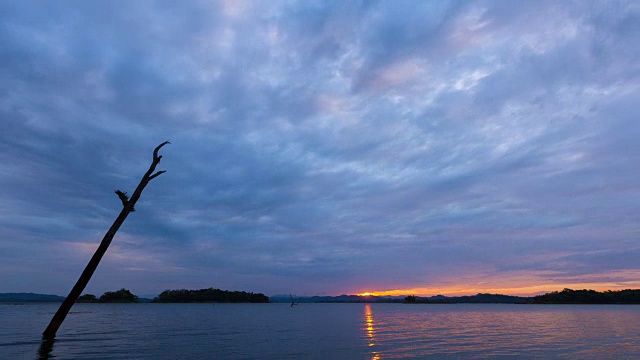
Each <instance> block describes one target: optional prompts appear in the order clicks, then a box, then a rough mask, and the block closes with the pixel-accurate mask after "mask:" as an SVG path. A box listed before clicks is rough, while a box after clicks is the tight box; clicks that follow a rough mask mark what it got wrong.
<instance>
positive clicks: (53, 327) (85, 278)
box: [42, 141, 169, 337]
mask: <svg viewBox="0 0 640 360" xmlns="http://www.w3.org/2000/svg"><path fill="white" fill-rule="evenodd" d="M166 144H169V142H168V141H165V142H163V143H162V144H160V145H158V146H157V147H156V148H155V149H154V150H153V161H152V162H151V166H150V167H149V170H147V172H146V173H145V174H144V176H143V177H142V180H140V183H139V184H138V187H136V190H135V191H134V192H133V194H132V195H131V198H130V199H129V197H128V196H127V193H126V192H122V191H120V190H116V194H117V195H118V197H119V198H120V200H121V201H122V206H123V208H122V211H120V215H118V217H117V218H116V220H115V221H114V222H113V225H111V228H109V230H108V231H107V233H106V234H105V235H104V238H103V239H102V242H101V243H100V246H98V250H96V252H95V253H94V254H93V257H92V258H91V260H89V263H88V264H87V266H86V267H85V269H84V271H83V272H82V274H81V275H80V278H79V279H78V281H77V282H76V284H75V285H74V286H73V289H71V292H69V295H67V298H66V299H65V300H64V301H63V302H62V305H60V308H59V309H58V311H57V312H56V314H55V315H54V316H53V318H52V319H51V322H50V323H49V326H47V328H46V329H45V331H44V332H43V333H42V335H43V336H44V337H54V336H55V335H56V332H57V331H58V328H60V325H62V322H63V321H64V319H65V318H66V317H67V314H68V313H69V310H71V307H72V306H73V304H74V303H75V302H76V300H77V299H78V297H79V296H80V294H81V293H82V291H83V290H84V288H85V287H86V286H87V284H88V283H89V280H90V279H91V276H92V275H93V273H94V272H95V271H96V268H97V267H98V264H99V263H100V260H101V259H102V256H103V255H104V254H105V253H106V252H107V249H108V248H109V245H110V244H111V241H112V240H113V237H114V236H115V235H116V232H118V229H120V226H122V224H123V223H124V221H125V219H126V218H127V216H128V215H129V213H130V212H132V211H135V209H134V207H133V206H134V205H135V204H136V202H137V201H138V199H140V195H142V190H144V188H145V187H146V186H147V184H148V183H149V181H151V180H153V179H155V178H156V177H158V176H160V175H162V174H163V173H164V172H165V171H158V172H156V173H154V171H155V170H156V166H157V165H158V164H159V163H160V159H162V155H158V151H159V150H160V148H162V147H163V146H165V145H166Z"/></svg>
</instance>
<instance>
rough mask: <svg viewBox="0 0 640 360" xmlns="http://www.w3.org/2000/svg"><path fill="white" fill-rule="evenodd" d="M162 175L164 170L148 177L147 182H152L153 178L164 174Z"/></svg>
mask: <svg viewBox="0 0 640 360" xmlns="http://www.w3.org/2000/svg"><path fill="white" fill-rule="evenodd" d="M160 157H162V156H160ZM164 173H166V171H164V170H162V171H158V172H157V173H155V174H153V175H151V176H149V180H152V179H153V178H155V177H158V176H160V175H162V174H164Z"/></svg>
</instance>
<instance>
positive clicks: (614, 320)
mask: <svg viewBox="0 0 640 360" xmlns="http://www.w3.org/2000/svg"><path fill="white" fill-rule="evenodd" d="M57 306H58V304H25V305H0V359H35V358H38V352H39V348H40V346H41V341H40V340H41V338H40V333H41V332H42V330H43V329H44V328H45V327H46V325H47V324H48V322H49V320H50V318H51V316H53V313H54V312H55V311H56V310H57ZM52 345H53V346H52V348H50V349H45V353H44V354H43V355H46V356H48V357H50V358H57V359H159V358H160V359H301V358H302V359H305V358H311V359H394V358H396V359H397V358H429V359H432V358H436V359H438V358H445V359H522V358H534V359H535V358H540V359H640V306H634V305H628V306H625V305H612V306H597V305H578V306H573V305H497V304H496V305H494V304H477V305H471V304H468V305H467V304H465V305H463V304H457V305H404V304H371V305H368V304H367V305H364V304H299V305H297V306H295V307H293V308H292V307H290V306H289V305H288V304H77V305H75V306H74V308H73V309H72V313H71V314H70V315H69V316H68V317H67V320H66V321H65V323H64V324H63V326H62V328H61V329H60V331H59V332H58V336H57V338H56V340H55V342H54V343H53V344H52ZM49 350H50V351H49Z"/></svg>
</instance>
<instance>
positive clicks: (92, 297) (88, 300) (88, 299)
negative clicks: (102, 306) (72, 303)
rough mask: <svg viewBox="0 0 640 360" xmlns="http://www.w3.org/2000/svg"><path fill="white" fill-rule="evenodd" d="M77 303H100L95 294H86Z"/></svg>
mask: <svg viewBox="0 0 640 360" xmlns="http://www.w3.org/2000/svg"><path fill="white" fill-rule="evenodd" d="M76 302H79V303H94V302H98V299H97V298H96V296H95V295H93V294H84V295H82V296H80V297H79V298H78V300H77V301H76Z"/></svg>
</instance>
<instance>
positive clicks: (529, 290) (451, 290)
mask: <svg viewBox="0 0 640 360" xmlns="http://www.w3.org/2000/svg"><path fill="white" fill-rule="evenodd" d="M505 285H506V284H505ZM565 288H568V289H573V290H581V289H589V290H596V291H606V290H613V291H615V290H624V289H638V288H640V281H627V282H611V283H595V282H576V283H558V284H540V285H522V286H517V285H515V284H514V285H511V284H509V285H507V286H495V287H492V286H482V285H476V284H474V285H468V286H442V287H415V288H405V289H389V290H381V291H371V292H366V293H362V294H359V295H360V296H370V295H373V296H408V295H415V296H435V295H445V296H465V295H476V294H478V293H490V294H502V295H514V296H535V295H540V294H544V293H549V292H552V291H562V290H563V289H565Z"/></svg>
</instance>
